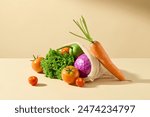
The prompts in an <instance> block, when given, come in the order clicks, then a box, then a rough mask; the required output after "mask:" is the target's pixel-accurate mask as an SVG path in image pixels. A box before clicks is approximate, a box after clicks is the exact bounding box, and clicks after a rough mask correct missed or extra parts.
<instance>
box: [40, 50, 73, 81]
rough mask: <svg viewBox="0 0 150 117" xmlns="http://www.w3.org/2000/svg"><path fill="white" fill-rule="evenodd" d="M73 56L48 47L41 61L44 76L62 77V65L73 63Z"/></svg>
mask: <svg viewBox="0 0 150 117" xmlns="http://www.w3.org/2000/svg"><path fill="white" fill-rule="evenodd" d="M73 63H74V56H73V55H70V54H67V53H66V54H61V53H60V52H59V51H58V50H52V49H50V50H49V52H48V54H47V55H46V58H44V59H43V60H42V61H41V65H42V68H43V72H44V73H45V75H46V77H49V78H55V79H62V78H61V71H62V69H63V68H64V67H66V66H69V65H73Z"/></svg>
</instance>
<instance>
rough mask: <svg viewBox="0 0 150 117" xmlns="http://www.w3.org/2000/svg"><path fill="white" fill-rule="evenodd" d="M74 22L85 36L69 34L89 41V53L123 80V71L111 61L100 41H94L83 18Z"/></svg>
mask: <svg viewBox="0 0 150 117" xmlns="http://www.w3.org/2000/svg"><path fill="white" fill-rule="evenodd" d="M73 21H74V22H75V24H76V25H77V26H78V27H79V28H80V30H81V31H82V33H83V34H84V36H85V37H82V36H80V35H77V34H75V33H72V32H70V33H71V34H73V35H75V36H77V37H80V38H82V39H85V40H87V41H89V42H90V43H91V45H90V51H91V54H92V55H94V56H95V57H96V58H97V59H98V60H99V61H100V62H101V63H102V65H103V66H104V67H105V68H106V69H107V70H108V71H109V72H111V73H112V74H113V75H114V76H115V77H116V78H118V79H119V80H120V81H123V80H125V76H124V75H123V73H122V72H121V71H120V70H119V69H118V68H117V66H116V65H115V64H114V63H113V62H112V61H111V59H110V57H109V56H108V54H107V53H106V51H105V49H104V48H103V46H102V45H101V43H100V42H98V41H94V40H93V39H92V37H91V36H90V34H89V31H88V28H87V25H86V22H85V19H84V18H83V17H81V19H80V22H78V21H75V20H73Z"/></svg>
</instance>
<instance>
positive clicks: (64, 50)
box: [61, 47, 69, 54]
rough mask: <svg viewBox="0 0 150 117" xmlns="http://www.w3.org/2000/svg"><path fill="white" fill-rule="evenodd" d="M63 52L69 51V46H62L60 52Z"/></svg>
mask: <svg viewBox="0 0 150 117" xmlns="http://www.w3.org/2000/svg"><path fill="white" fill-rule="evenodd" d="M64 53H69V48H68V47H64V48H62V49H61V54H64Z"/></svg>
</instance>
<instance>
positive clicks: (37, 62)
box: [32, 56, 43, 73]
mask: <svg viewBox="0 0 150 117" xmlns="http://www.w3.org/2000/svg"><path fill="white" fill-rule="evenodd" d="M42 60H43V57H37V58H36V57H35V56H34V60H33V61H32V68H33V70H35V71H36V72H38V73H42V72H43V69H42V66H41V61H42Z"/></svg>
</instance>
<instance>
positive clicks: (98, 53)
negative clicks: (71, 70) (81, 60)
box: [90, 41, 125, 81]
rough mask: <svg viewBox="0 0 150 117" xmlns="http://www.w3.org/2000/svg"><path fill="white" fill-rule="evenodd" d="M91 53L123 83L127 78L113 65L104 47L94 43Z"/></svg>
mask: <svg viewBox="0 0 150 117" xmlns="http://www.w3.org/2000/svg"><path fill="white" fill-rule="evenodd" d="M90 50H91V53H92V54H93V55H94V56H95V57H96V58H97V59H98V60H99V61H100V62H101V63H102V64H103V66H104V67H105V68H106V69H107V70H108V71H109V72H111V73H112V74H113V75H114V76H115V77H116V78H118V79H119V80H121V81H123V80H125V76H124V75H123V74H122V72H121V71H120V70H119V69H118V68H117V67H116V66H115V64H113V62H112V61H111V59H110V58H109V56H108V54H107V53H106V51H105V50H104V48H103V46H102V45H101V44H100V43H99V42H98V41H94V42H93V43H92V44H91V47H90Z"/></svg>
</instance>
